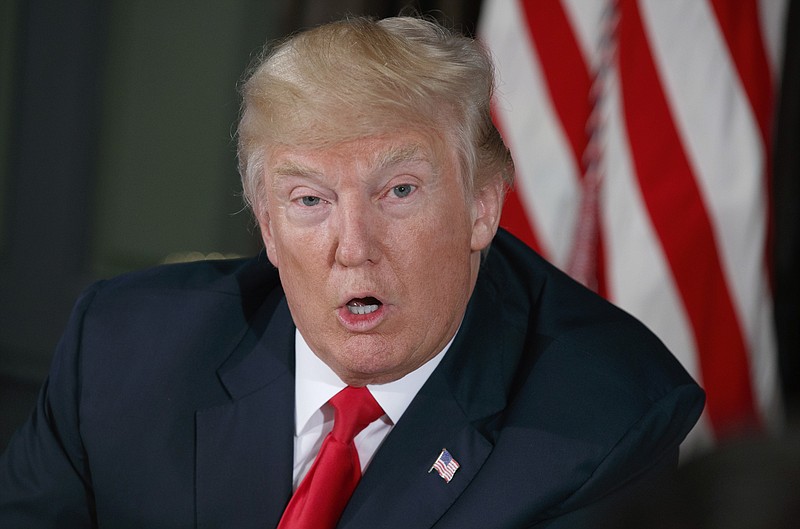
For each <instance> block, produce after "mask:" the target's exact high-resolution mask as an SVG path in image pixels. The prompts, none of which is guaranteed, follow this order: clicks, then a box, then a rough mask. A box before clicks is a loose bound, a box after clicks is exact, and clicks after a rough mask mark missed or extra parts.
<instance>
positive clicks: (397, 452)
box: [0, 232, 703, 529]
mask: <svg viewBox="0 0 800 529" xmlns="http://www.w3.org/2000/svg"><path fill="white" fill-rule="evenodd" d="M293 340H294V326H293V323H292V320H291V316H290V314H289V311H288V308H287V305H286V301H285V299H284V295H283V292H282V290H281V287H280V283H279V279H278V274H277V272H276V271H275V270H274V269H273V268H272V267H271V266H270V265H269V263H268V262H267V260H266V258H265V257H264V255H263V253H262V254H261V255H260V256H259V257H258V258H255V259H252V260H249V261H227V262H216V263H215V262H204V263H195V264H186V265H177V266H168V267H161V268H157V269H154V270H150V271H145V272H139V273H135V274H130V275H126V276H122V277H120V278H116V279H113V280H110V281H106V282H101V283H99V284H97V285H95V286H93V287H92V288H90V289H89V290H88V291H87V292H86V293H85V294H84V295H83V296H82V298H81V299H80V300H79V302H78V303H77V306H76V308H75V310H74V313H73V315H72V318H71V320H70V323H69V326H68V328H67V330H66V332H65V334H64V337H63V338H62V340H61V342H60V344H59V346H58V349H57V351H56V355H55V357H54V361H53V365H52V369H51V372H50V375H49V378H48V380H47V382H46V384H45V386H44V387H43V389H42V392H41V395H40V398H39V402H38V405H37V408H36V410H35V412H34V413H33V415H32V417H31V418H30V420H29V421H28V422H27V423H26V424H25V426H24V427H23V428H22V429H21V430H20V431H19V432H18V433H17V434H16V436H15V437H14V439H13V440H12V442H11V443H10V445H9V448H8V450H7V451H6V453H5V454H4V455H3V456H2V458H1V459H0V527H9V528H12V527H13V528H15V529H22V528H27V527H31V528H45V527H54V528H55V527H57V528H60V529H63V528H73V527H75V528H78V527H91V526H94V525H98V526H100V527H106V528H136V529H141V528H148V529H155V528H179V527H180V528H184V527H200V528H213V527H219V528H241V529H249V528H253V529H255V528H258V529H266V528H270V527H275V526H276V524H277V523H278V520H279V519H280V516H281V514H282V511H283V509H284V507H285V506H286V503H287V502H288V500H289V497H290V495H291V492H292V489H291V486H292V485H291V483H292V460H293V453H292V451H293V440H292V439H293V428H294V422H293V410H294V406H293V396H294V374H293V372H294V359H293V358H294V354H293V351H294V345H293ZM702 407H703V392H702V391H701V390H700V388H699V387H698V386H697V385H696V384H695V383H694V382H693V381H692V379H691V378H690V377H689V375H687V373H686V372H685V371H684V370H683V369H682V368H681V367H680V365H679V364H678V363H677V361H676V360H675V359H674V358H673V357H672V356H671V354H670V353H669V352H668V351H667V350H666V349H665V348H664V346H663V345H662V344H661V342H659V340H658V339H657V338H655V337H654V336H653V335H652V334H651V333H650V332H649V331H648V330H647V329H646V328H645V327H644V326H642V325H641V324H640V323H638V322H637V321H636V320H634V319H633V318H631V317H630V316H628V315H627V314H625V313H624V312H623V311H621V310H619V309H617V308H615V307H613V306H612V305H610V304H608V303H606V302H605V301H603V300H602V299H601V298H599V297H597V296H595V295H594V294H592V293H591V292H589V291H588V290H586V289H584V288H583V287H581V286H579V285H577V284H576V283H574V282H573V281H572V280H570V279H569V278H567V277H566V276H565V275H563V274H562V273H560V272H559V271H558V270H556V269H555V268H553V267H552V266H550V265H549V264H548V263H546V262H545V261H544V260H542V259H541V258H540V257H538V256H537V255H536V254H534V253H533V252H532V251H531V250H529V249H527V248H526V247H524V245H522V244H521V243H519V242H518V241H516V240H515V239H513V237H511V236H510V235H508V234H507V233H503V232H501V233H500V234H498V236H497V237H496V239H495V241H494V243H493V246H492V249H491V251H490V252H489V255H488V257H487V258H486V260H485V261H484V263H483V265H482V268H481V271H480V274H479V278H478V282H477V286H476V289H475V292H474V295H473V296H472V298H471V300H470V303H469V306H468V309H467V313H466V316H465V320H464V322H463V324H462V326H461V329H460V331H459V333H458V335H457V337H456V339H455V341H454V342H453V345H452V347H451V349H450V351H449V352H448V353H447V355H446V356H445V358H444V359H443V361H442V362H441V364H440V365H439V366H438V367H437V369H436V370H435V371H434V373H433V374H432V375H431V377H430V379H429V380H428V381H427V383H426V384H425V385H424V386H423V388H422V389H421V391H420V392H419V394H418V395H417V396H416V398H415V399H414V400H413V402H412V403H411V405H410V407H409V408H408V410H407V411H406V413H405V415H403V417H402V419H401V420H400V421H399V422H398V424H397V425H396V426H395V428H394V430H393V431H392V432H391V433H390V435H389V436H388V437H387V438H386V440H385V442H384V443H383V445H382V446H381V447H380V449H379V450H378V452H377V454H376V455H375V458H374V459H373V461H372V463H371V464H370V466H369V468H368V469H367V471H366V473H365V475H364V477H363V479H362V480H361V482H360V484H359V485H358V488H357V489H356V491H355V493H354V495H353V497H352V498H351V501H350V503H349V504H348V506H347V509H346V510H345V512H344V514H343V516H342V519H341V521H340V524H339V527H341V528H403V529H406V528H420V529H423V528H425V529H427V528H435V529H456V528H459V529H464V528H470V527H474V528H482V529H483V528H523V527H541V528H545V527H547V528H551V529H554V528H567V527H570V528H571V527H582V526H583V525H584V524H585V523H588V524H589V525H593V526H596V525H598V523H599V520H600V519H598V518H597V517H598V516H601V514H598V513H602V512H604V511H603V509H604V508H606V507H608V506H609V505H613V504H614V502H615V501H618V500H619V499H620V498H623V497H624V496H625V494H626V492H627V491H629V490H631V488H632V487H634V486H635V485H636V484H637V483H640V482H643V481H648V480H652V479H654V478H655V477H657V476H659V475H660V474H661V472H662V471H663V470H664V469H665V468H669V467H670V466H673V465H674V464H675V463H676V460H677V451H678V445H679V443H680V442H681V440H682V439H683V438H684V437H685V436H686V434H687V432H688V431H689V430H690V429H691V427H692V426H693V425H694V423H695V421H696V420H697V418H698V416H699V414H700V412H701V410H702ZM442 448H446V449H447V450H448V451H449V452H450V453H451V454H452V455H453V457H454V458H455V459H456V460H457V461H458V463H459V464H460V468H459V470H458V471H457V472H456V474H455V476H454V477H453V479H452V481H450V482H449V483H447V482H445V481H444V480H443V479H442V478H440V477H439V476H438V475H437V473H436V472H435V471H434V472H429V469H430V467H431V465H432V464H433V462H434V460H435V459H436V457H437V455H438V454H439V453H440V451H441V450H442Z"/></svg>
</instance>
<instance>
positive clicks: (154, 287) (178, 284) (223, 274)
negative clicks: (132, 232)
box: [89, 252, 279, 304]
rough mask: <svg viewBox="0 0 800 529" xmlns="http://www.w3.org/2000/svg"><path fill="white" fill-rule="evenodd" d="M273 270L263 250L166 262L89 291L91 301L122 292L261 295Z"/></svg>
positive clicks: (273, 282) (272, 281)
mask: <svg viewBox="0 0 800 529" xmlns="http://www.w3.org/2000/svg"><path fill="white" fill-rule="evenodd" d="M278 284H279V280H278V274H277V270H275V269H274V268H273V266H272V265H271V264H270V263H269V261H268V260H267V259H266V256H265V255H264V253H263V252H262V253H260V254H259V255H257V256H255V257H252V258H246V259H226V260H209V261H193V262H188V263H177V264H166V265H160V266H156V267H152V268H147V269H144V270H139V271H135V272H129V273H126V274H122V275H119V276H116V277H113V278H111V279H107V280H102V281H99V282H98V283H97V284H95V285H93V286H92V287H91V288H90V289H89V291H90V292H91V293H92V297H93V298H94V300H93V301H94V303H95V304H98V303H100V304H102V303H104V302H111V301H113V300H119V299H124V298H125V297H126V296H138V295H145V296H154V295H155V296H158V295H166V296H176V295H190V296H191V295H200V294H211V295H219V296H233V297H237V298H241V297H260V298H263V297H264V296H265V295H267V294H268V293H269V292H270V291H272V290H273V289H274V288H275V287H276V286H278Z"/></svg>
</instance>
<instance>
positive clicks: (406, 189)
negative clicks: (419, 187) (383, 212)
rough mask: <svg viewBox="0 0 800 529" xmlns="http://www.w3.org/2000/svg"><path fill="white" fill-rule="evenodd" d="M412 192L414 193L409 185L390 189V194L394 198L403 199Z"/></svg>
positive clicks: (412, 187)
mask: <svg viewBox="0 0 800 529" xmlns="http://www.w3.org/2000/svg"><path fill="white" fill-rule="evenodd" d="M412 191H414V186H412V185H411V184H400V185H399V186H394V187H393V188H392V193H394V196H396V197H397V198H405V197H407V196H408V195H410V194H411V192H412Z"/></svg>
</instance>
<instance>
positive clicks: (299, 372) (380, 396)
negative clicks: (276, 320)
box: [294, 330, 453, 435]
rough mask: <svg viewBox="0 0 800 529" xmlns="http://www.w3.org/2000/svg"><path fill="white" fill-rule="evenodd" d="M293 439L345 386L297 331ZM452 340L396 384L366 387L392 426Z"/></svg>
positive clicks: (394, 382) (395, 382) (448, 347)
mask: <svg viewBox="0 0 800 529" xmlns="http://www.w3.org/2000/svg"><path fill="white" fill-rule="evenodd" d="M294 343H295V346H294V347H295V386H294V387H295V389H294V391H295V395H294V397H295V398H294V402H295V415H294V416H295V435H299V434H300V433H302V432H303V430H304V429H305V428H306V426H307V425H308V422H309V420H310V419H311V417H312V416H313V415H314V413H316V411H317V410H319V409H320V408H321V407H322V406H323V405H325V403H326V402H328V400H330V398H331V397H333V396H334V395H336V394H337V393H338V392H339V391H341V390H342V389H344V387H345V386H346V384H345V383H344V382H342V380H341V379H340V378H339V377H338V376H337V375H336V373H334V372H333V370H332V369H331V368H330V367H328V365H327V364H326V363H325V362H323V361H322V360H320V359H319V357H318V356H317V355H316V354H314V352H313V351H312V350H311V348H310V347H309V346H308V344H307V343H306V341H305V339H304V338H303V335H302V334H300V331H299V330H296V331H295V342H294ZM452 343H453V339H451V340H450V342H448V343H447V345H446V346H445V347H444V349H442V350H441V351H440V352H439V353H438V354H437V355H436V356H434V357H433V358H431V359H430V360H428V361H427V362H426V363H424V364H423V365H421V366H420V367H418V368H417V369H416V370H414V371H412V372H411V373H409V374H407V375H406V376H404V377H403V378H401V379H399V380H395V381H393V382H388V383H386V384H370V385H368V386H367V388H368V389H369V391H370V393H372V396H373V397H375V400H376V401H378V404H380V406H381V408H383V411H384V412H385V413H386V415H387V417H388V418H389V420H390V421H391V422H392V424H397V421H399V420H400V417H401V416H402V415H403V413H404V412H405V411H406V408H408V406H409V404H411V401H412V400H414V397H415V396H416V395H417V392H419V390H420V388H422V386H423V385H424V384H425V382H426V381H427V380H428V377H430V375H431V373H433V370H434V369H436V366H438V365H439V362H441V360H442V358H443V357H444V355H445V353H446V352H447V350H448V349H450V345H451V344H452Z"/></svg>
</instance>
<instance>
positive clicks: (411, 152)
mask: <svg viewBox="0 0 800 529" xmlns="http://www.w3.org/2000/svg"><path fill="white" fill-rule="evenodd" d="M406 162H425V163H428V164H430V165H431V166H433V163H432V162H431V160H430V158H429V156H427V155H425V154H424V153H423V149H422V147H421V146H420V145H419V144H416V143H414V144H409V145H402V146H400V147H392V148H389V149H387V150H385V151H382V152H378V153H376V154H375V155H374V156H373V157H372V159H371V161H370V170H371V171H381V170H383V169H386V168H389V167H392V166H395V165H398V164H401V163H406ZM270 172H271V173H272V174H274V175H275V176H279V177H288V176H299V177H309V178H319V177H321V176H322V173H321V172H320V171H319V170H317V169H315V168H313V167H310V166H308V165H305V164H303V163H300V162H297V161H295V160H286V161H284V162H282V163H280V164H279V165H277V166H275V167H274V168H273V169H272V170H271V171H270Z"/></svg>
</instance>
